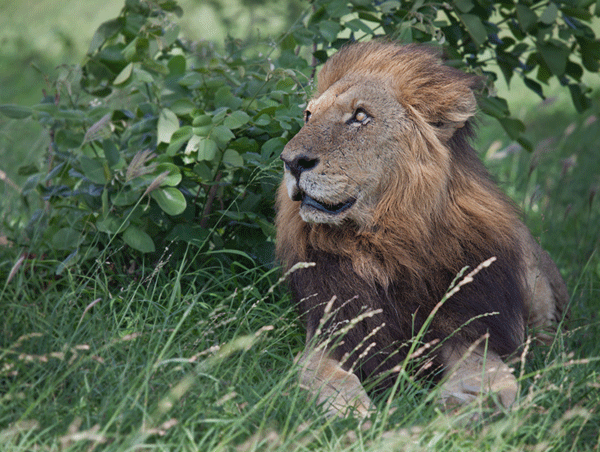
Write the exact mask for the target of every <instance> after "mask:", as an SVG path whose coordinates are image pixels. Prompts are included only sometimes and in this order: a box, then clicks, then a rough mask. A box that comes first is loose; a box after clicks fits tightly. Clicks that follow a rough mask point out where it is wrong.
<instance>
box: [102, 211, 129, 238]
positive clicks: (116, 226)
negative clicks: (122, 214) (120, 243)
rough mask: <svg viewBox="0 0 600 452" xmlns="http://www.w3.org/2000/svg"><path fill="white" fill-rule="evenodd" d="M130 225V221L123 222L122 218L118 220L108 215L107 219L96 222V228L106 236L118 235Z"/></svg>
mask: <svg viewBox="0 0 600 452" xmlns="http://www.w3.org/2000/svg"><path fill="white" fill-rule="evenodd" d="M128 225H129V221H125V222H123V219H122V218H117V217H115V216H114V215H108V216H107V217H106V218H103V219H101V220H98V221H96V228H97V229H98V230H99V231H100V232H104V233H105V234H110V235H112V234H116V233H118V232H119V231H122V230H124V229H125V228H127V226H128Z"/></svg>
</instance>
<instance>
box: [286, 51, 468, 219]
mask: <svg viewBox="0 0 600 452" xmlns="http://www.w3.org/2000/svg"><path fill="white" fill-rule="evenodd" d="M475 83H476V79H475V78H474V77H472V76H468V75H466V74H464V73H462V72H460V71H457V70H455V69H453V68H451V67H448V66H445V65H443V64H442V62H441V60H440V58H439V55H438V53H437V52H436V51H435V50H433V49H428V48H424V47H422V46H421V47H417V46H410V45H409V46H395V45H389V44H383V43H376V42H371V43H363V44H355V45H352V46H348V47H346V48H345V49H342V50H341V51H340V52H338V53H337V54H335V55H334V56H333V57H332V58H331V59H330V60H329V61H328V62H327V63H326V64H325V66H324V67H323V69H322V70H321V72H320V73H319V78H318V93H317V94H316V96H315V97H314V98H313V99H312V100H311V101H310V102H309V104H308V106H307V108H306V111H305V121H306V124H305V126H304V127H303V128H302V130H301V131H300V132H299V133H298V134H297V135H296V137H294V138H293V139H292V140H291V141H290V142H289V143H288V145H287V146H286V148H285V149H284V151H283V153H282V155H281V158H282V159H283V161H284V162H285V186H286V188H287V194H288V196H289V198H290V199H291V200H293V201H299V202H300V206H299V209H300V210H299V212H300V215H301V217H302V219H303V220H304V221H306V222H313V223H329V224H338V225H339V224H341V223H342V222H344V221H345V220H351V221H353V222H355V223H356V224H358V225H359V226H361V227H369V226H371V225H372V224H373V222H374V219H375V218H376V216H377V214H378V210H381V209H384V210H385V209H389V206H387V204H385V203H384V204H383V205H382V204H381V203H382V201H384V200H385V199H386V198H389V197H390V196H393V197H394V198H396V201H399V202H400V203H402V201H403V200H402V199H397V198H398V197H400V198H408V197H410V198H414V196H413V194H412V193H410V194H408V196H405V195H406V191H412V190H422V191H425V192H426V193H427V196H426V197H428V198H432V201H433V202H435V198H436V193H437V192H439V191H440V190H443V189H444V186H445V183H446V180H445V177H447V175H448V173H449V159H450V153H449V151H448V149H447V147H446V146H444V145H445V143H446V141H447V140H448V139H449V138H450V137H451V136H452V134H453V133H454V131H455V130H456V129H458V128H461V127H463V126H464V124H465V122H466V121H467V119H468V118H469V117H471V116H472V115H473V114H474V112H475V107H476V103H475V98H474V96H473V92H472V88H473V86H474V84H475ZM440 176H442V178H441V180H440ZM420 198H421V199H424V198H425V197H424V196H423V197H420ZM389 201H390V200H388V202H389ZM384 202H385V201H384ZM379 213H380V212H379Z"/></svg>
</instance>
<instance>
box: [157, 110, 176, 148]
mask: <svg viewBox="0 0 600 452" xmlns="http://www.w3.org/2000/svg"><path fill="white" fill-rule="evenodd" d="M178 129H179V118H177V115H176V114H175V113H173V112H172V111H171V110H169V109H168V108H163V109H162V110H161V112H160V115H159V116H158V137H157V138H158V142H159V143H169V142H170V141H171V137H172V136H173V134H174V133H175V131H176V130H178Z"/></svg>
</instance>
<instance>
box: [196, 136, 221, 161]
mask: <svg viewBox="0 0 600 452" xmlns="http://www.w3.org/2000/svg"><path fill="white" fill-rule="evenodd" d="M217 150H218V146H217V143H215V142H214V141H213V140H211V139H209V138H204V139H202V140H201V141H200V142H199V143H198V157H197V159H198V161H202V160H213V159H214V158H215V156H216V155H217Z"/></svg>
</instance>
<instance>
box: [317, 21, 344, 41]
mask: <svg viewBox="0 0 600 452" xmlns="http://www.w3.org/2000/svg"><path fill="white" fill-rule="evenodd" d="M341 29H342V27H341V26H340V24H339V23H337V22H334V21H332V20H324V21H322V22H319V31H320V32H321V35H322V36H323V37H324V38H325V39H326V40H327V42H333V41H335V40H336V39H337V36H338V33H339V32H340V31H341Z"/></svg>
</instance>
